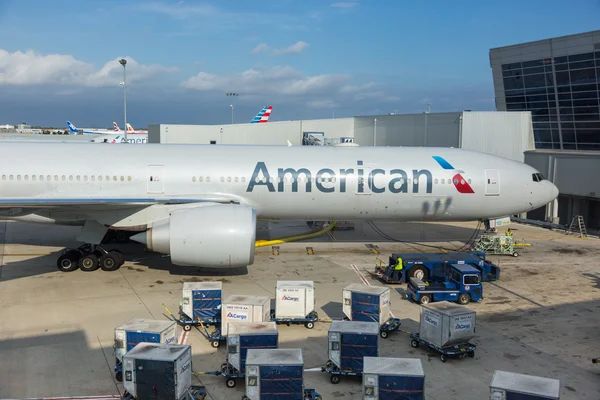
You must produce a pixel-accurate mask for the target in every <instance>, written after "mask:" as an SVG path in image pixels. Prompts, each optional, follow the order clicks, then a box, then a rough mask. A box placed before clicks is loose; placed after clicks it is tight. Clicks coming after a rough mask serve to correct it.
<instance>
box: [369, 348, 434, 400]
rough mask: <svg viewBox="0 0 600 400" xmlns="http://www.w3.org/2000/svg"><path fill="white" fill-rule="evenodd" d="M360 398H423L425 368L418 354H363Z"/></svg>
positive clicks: (386, 399) (390, 399)
mask: <svg viewBox="0 0 600 400" xmlns="http://www.w3.org/2000/svg"><path fill="white" fill-rule="evenodd" d="M363 362H364V369H363V376H362V378H363V399H364V400H395V399H400V398H402V399H410V400H425V372H424V371H423V364H422V363H421V360H420V359H418V358H391V357H365V358H364V361H363Z"/></svg>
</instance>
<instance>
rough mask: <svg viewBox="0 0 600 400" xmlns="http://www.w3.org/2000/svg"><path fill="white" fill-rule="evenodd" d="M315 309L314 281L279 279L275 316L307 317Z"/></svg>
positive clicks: (276, 290) (276, 291)
mask: <svg viewBox="0 0 600 400" xmlns="http://www.w3.org/2000/svg"><path fill="white" fill-rule="evenodd" d="M313 311H315V283H314V282H313V281H277V285H276V287H275V318H278V319H280V318H305V317H306V316H308V315H309V314H310V313H311V312H313Z"/></svg>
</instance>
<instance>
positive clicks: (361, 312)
mask: <svg viewBox="0 0 600 400" xmlns="http://www.w3.org/2000/svg"><path fill="white" fill-rule="evenodd" d="M342 298H343V303H342V304H343V311H344V315H346V318H347V319H349V320H350V321H365V322H377V323H378V324H379V326H380V329H379V331H380V336H381V337H382V338H387V337H388V333H389V332H393V331H397V330H398V329H399V328H400V320H399V319H398V318H393V317H391V311H390V288H389V287H383V286H365V285H362V284H359V283H353V284H351V285H349V286H347V287H346V288H345V289H343V290H342Z"/></svg>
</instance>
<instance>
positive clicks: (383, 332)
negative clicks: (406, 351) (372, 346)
mask: <svg viewBox="0 0 600 400" xmlns="http://www.w3.org/2000/svg"><path fill="white" fill-rule="evenodd" d="M379 336H381V337H382V338H384V339H385V338H387V337H388V333H387V332H386V331H381V332H379Z"/></svg>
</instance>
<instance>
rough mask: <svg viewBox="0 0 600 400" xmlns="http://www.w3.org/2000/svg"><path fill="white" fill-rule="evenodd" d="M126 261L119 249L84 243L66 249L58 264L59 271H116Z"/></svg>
mask: <svg viewBox="0 0 600 400" xmlns="http://www.w3.org/2000/svg"><path fill="white" fill-rule="evenodd" d="M124 263H125V257H124V255H123V253H121V252H120V251H119V250H114V249H113V250H106V249H104V247H102V246H100V245H96V244H87V243H86V244H84V245H81V246H79V247H78V248H76V249H64V250H63V251H62V254H61V255H60V257H58V260H57V261H56V265H57V267H58V269H59V271H62V272H72V271H75V270H76V269H78V268H79V269H81V270H82V271H85V272H91V271H95V270H97V269H98V268H100V269H102V270H103V271H116V270H118V269H119V268H121V266H122V265H123V264H124Z"/></svg>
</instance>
